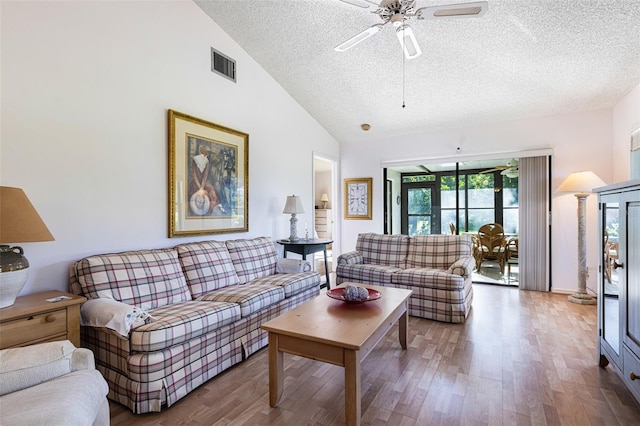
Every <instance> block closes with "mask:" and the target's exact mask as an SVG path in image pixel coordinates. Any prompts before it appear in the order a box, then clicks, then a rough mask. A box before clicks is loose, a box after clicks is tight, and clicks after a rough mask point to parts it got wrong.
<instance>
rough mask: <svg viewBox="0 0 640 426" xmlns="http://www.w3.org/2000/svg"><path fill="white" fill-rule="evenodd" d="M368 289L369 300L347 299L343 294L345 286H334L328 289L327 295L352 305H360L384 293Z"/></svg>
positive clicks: (378, 297)
mask: <svg viewBox="0 0 640 426" xmlns="http://www.w3.org/2000/svg"><path fill="white" fill-rule="evenodd" d="M367 291H368V292H369V297H368V298H367V300H358V301H353V300H345V298H344V295H343V293H344V288H333V289H331V290H328V291H327V296H329V297H331V298H332V299H336V300H341V301H343V302H345V303H349V304H352V305H359V304H361V303H364V302H371V301H372V300H378V299H380V298H381V297H382V293H380V292H379V291H378V290H372V289H370V288H368V289H367Z"/></svg>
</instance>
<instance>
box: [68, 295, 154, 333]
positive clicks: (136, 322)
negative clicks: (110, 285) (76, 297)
mask: <svg viewBox="0 0 640 426" xmlns="http://www.w3.org/2000/svg"><path fill="white" fill-rule="evenodd" d="M148 319H153V317H152V316H151V315H149V313H148V312H146V311H143V310H142V309H140V308H138V307H136V306H132V305H127V304H126V303H122V302H118V301H117V300H113V299H104V298H100V299H89V300H87V301H86V302H84V303H83V304H82V308H80V325H85V326H91V327H106V328H109V329H111V330H113V331H115V332H117V333H118V334H120V335H121V336H124V337H129V331H131V329H132V328H136V327H138V326H140V325H142V324H145V323H146V321H147V320H148Z"/></svg>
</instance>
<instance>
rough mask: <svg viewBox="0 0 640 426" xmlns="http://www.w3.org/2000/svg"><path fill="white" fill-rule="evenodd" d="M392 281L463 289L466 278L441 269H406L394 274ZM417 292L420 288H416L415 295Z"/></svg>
mask: <svg viewBox="0 0 640 426" xmlns="http://www.w3.org/2000/svg"><path fill="white" fill-rule="evenodd" d="M391 282H392V283H393V284H400V285H406V286H410V287H412V288H413V287H417V288H420V287H427V288H431V289H436V290H437V289H443V290H462V288H463V287H464V278H462V277H461V276H460V275H454V274H450V273H448V272H446V271H442V270H439V269H424V268H419V269H404V270H402V271H398V272H397V273H396V274H394V275H393V277H392V278H391ZM417 294H419V290H417V289H416V292H414V295H413V296H416V295H417Z"/></svg>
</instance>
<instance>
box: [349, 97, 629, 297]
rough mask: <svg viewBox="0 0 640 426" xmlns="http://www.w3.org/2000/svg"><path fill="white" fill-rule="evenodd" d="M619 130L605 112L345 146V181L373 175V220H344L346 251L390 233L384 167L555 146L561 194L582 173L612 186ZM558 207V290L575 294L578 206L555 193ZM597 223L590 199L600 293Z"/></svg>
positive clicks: (592, 283)
mask: <svg viewBox="0 0 640 426" xmlns="http://www.w3.org/2000/svg"><path fill="white" fill-rule="evenodd" d="M612 126H613V119H612V110H611V109H605V110H598V111H589V112H583V113H575V114H566V115H558V116H552V117H543V118H537V119H530V120H522V121H515V122H509V123H502V124H499V125H493V126H486V127H480V128H468V129H459V130H452V131H441V132H434V133H430V134H417V135H407V136H403V137H398V138H395V139H380V140H376V141H370V142H367V145H366V149H363V146H362V145H359V144H342V145H341V157H340V158H341V174H342V176H341V178H342V179H345V178H351V177H369V176H371V177H373V220H371V221H363V220H358V221H348V220H346V221H345V220H343V223H342V233H341V238H342V250H343V252H345V251H349V250H354V249H355V242H356V238H357V235H358V233H360V232H382V230H383V217H382V214H383V207H382V206H383V204H382V203H383V199H382V197H383V182H382V166H381V162H384V161H401V160H411V159H428V158H448V159H455V158H456V156H457V155H458V156H460V155H465V156H467V155H472V156H473V155H486V154H488V153H496V155H495V158H505V157H509V155H504V154H501V153H508V152H513V151H524V150H536V149H543V148H551V149H552V150H553V163H552V178H553V180H552V188H553V189H554V190H555V188H557V187H558V186H559V185H560V183H561V182H562V181H563V180H564V179H565V178H566V177H567V176H568V175H569V174H570V173H571V172H573V171H578V170H592V171H594V172H595V173H596V174H598V175H599V176H600V177H601V178H602V179H603V180H604V181H605V182H607V183H613V162H612V158H613V150H612V144H613V130H612V129H613V127H612ZM456 146H460V147H461V148H462V150H461V152H460V154H457V153H456ZM627 155H628V153H627ZM425 162H426V161H425ZM430 162H433V161H430ZM625 179H626V178H623V177H619V178H618V180H625ZM552 209H553V213H552V225H553V228H552V232H553V235H552V251H553V252H552V253H553V256H554V257H553V265H552V283H553V289H554V290H555V291H573V290H576V289H577V275H578V272H577V270H578V261H577V258H578V254H577V241H578V237H577V233H578V230H577V226H578V225H577V213H576V210H577V202H576V200H575V197H574V196H573V195H570V194H568V195H567V194H553V197H552ZM596 224H597V203H596V197H595V196H591V197H589V199H588V200H587V246H588V249H587V262H588V268H589V272H590V277H589V282H588V287H589V288H590V289H593V290H595V289H596V283H597V274H596V270H597V263H598V262H597V261H598V257H597V232H596V231H597V230H596V227H597V226H596Z"/></svg>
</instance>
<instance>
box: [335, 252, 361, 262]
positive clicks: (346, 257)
mask: <svg viewBox="0 0 640 426" xmlns="http://www.w3.org/2000/svg"><path fill="white" fill-rule="evenodd" d="M362 263H364V258H363V257H362V255H361V254H360V252H358V251H349V252H347V253H343V254H341V255H340V256H338V265H358V264H362Z"/></svg>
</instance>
